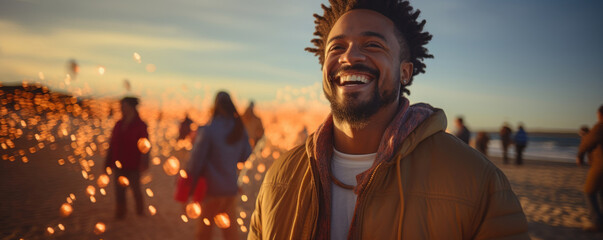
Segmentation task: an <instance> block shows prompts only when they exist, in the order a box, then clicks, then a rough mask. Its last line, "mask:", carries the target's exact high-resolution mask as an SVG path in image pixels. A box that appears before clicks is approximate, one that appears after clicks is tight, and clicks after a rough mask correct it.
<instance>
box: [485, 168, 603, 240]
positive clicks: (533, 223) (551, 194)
mask: <svg viewBox="0 0 603 240" xmlns="http://www.w3.org/2000/svg"><path fill="white" fill-rule="evenodd" d="M490 159H491V161H493V162H494V163H495V164H496V165H497V166H498V167H499V168H500V169H502V170H503V172H504V173H505V174H506V175H507V177H508V179H509V181H510V182H511V185H512V188H513V191H514V192H515V194H516V195H517V197H518V198H519V201H520V202H521V205H522V207H523V210H524V213H525V214H526V217H527V219H528V223H529V232H530V236H531V237H532V239H603V233H592V232H585V231H583V230H582V227H583V226H585V225H588V224H589V223H590V219H589V213H588V208H587V206H586V200H585V199H584V194H583V191H582V190H583V185H584V180H585V179H586V173H587V172H588V167H578V166H576V165H575V164H571V163H561V162H550V161H541V160H526V161H525V163H524V164H523V165H521V166H517V165H514V164H508V165H505V164H502V159H501V158H497V157H491V158H490Z"/></svg>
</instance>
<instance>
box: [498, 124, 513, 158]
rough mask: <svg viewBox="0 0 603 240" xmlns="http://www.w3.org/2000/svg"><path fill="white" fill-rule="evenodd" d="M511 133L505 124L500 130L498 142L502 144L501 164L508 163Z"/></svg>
mask: <svg viewBox="0 0 603 240" xmlns="http://www.w3.org/2000/svg"><path fill="white" fill-rule="evenodd" d="M512 133H513V131H512V130H511V128H510V127H509V125H508V124H507V123H505V124H504V125H503V127H502V128H501V129H500V142H501V143H502V151H503V162H504V163H505V164H507V163H509V155H508V153H509V145H511V134H512Z"/></svg>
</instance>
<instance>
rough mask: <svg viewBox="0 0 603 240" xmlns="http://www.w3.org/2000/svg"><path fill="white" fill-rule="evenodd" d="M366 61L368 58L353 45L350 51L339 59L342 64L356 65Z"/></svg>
mask: <svg viewBox="0 0 603 240" xmlns="http://www.w3.org/2000/svg"><path fill="white" fill-rule="evenodd" d="M364 60H366V56H364V54H363V53H362V52H361V51H360V49H358V47H356V46H354V45H351V46H350V47H348V49H347V50H346V51H345V52H344V53H343V54H342V55H341V56H340V57H339V63H340V64H344V63H347V64H350V65H354V63H357V62H362V61H364Z"/></svg>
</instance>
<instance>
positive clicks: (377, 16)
mask: <svg viewBox="0 0 603 240" xmlns="http://www.w3.org/2000/svg"><path fill="white" fill-rule="evenodd" d="M343 32H348V33H349V32H356V33H358V34H361V35H364V36H375V37H379V36H381V37H383V36H386V35H389V34H395V25H394V23H393V22H392V21H391V20H390V19H389V18H388V17H386V16H384V15H383V14H381V13H378V12H376V11H373V10H369V9H353V10H350V11H348V12H346V13H345V14H343V15H341V17H339V19H337V22H335V24H334V25H333V28H331V31H330V32H329V37H328V39H329V41H330V39H331V38H333V37H336V36H340V35H341V34H342V33H343Z"/></svg>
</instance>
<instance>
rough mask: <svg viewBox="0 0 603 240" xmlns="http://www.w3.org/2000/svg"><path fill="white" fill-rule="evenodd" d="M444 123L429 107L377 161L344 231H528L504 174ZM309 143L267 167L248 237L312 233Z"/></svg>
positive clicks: (442, 234) (409, 234) (313, 173)
mask: <svg viewBox="0 0 603 240" xmlns="http://www.w3.org/2000/svg"><path fill="white" fill-rule="evenodd" d="M445 128H446V116H445V115H444V113H443V112H442V111H438V112H436V113H434V114H433V115H432V116H430V117H429V118H428V119H427V120H425V121H424V122H423V123H422V124H421V125H420V126H419V127H417V129H415V131H413V132H412V133H411V134H410V135H409V136H408V137H407V139H406V140H405V141H404V142H403V143H402V146H401V147H400V148H399V149H400V150H399V152H398V153H397V154H396V155H395V156H394V159H393V161H389V162H383V163H382V164H380V165H379V166H378V167H377V168H376V170H375V171H374V172H373V174H372V176H371V180H370V182H369V183H368V185H367V186H366V190H365V191H363V193H362V194H361V195H360V196H358V198H359V200H358V201H359V202H362V203H364V204H361V205H358V206H357V208H356V212H355V217H354V221H353V223H352V226H351V230H350V239H399V238H400V237H401V238H404V239H529V236H528V234H527V230H528V228H527V221H526V218H525V215H524V213H523V211H522V208H521V205H520V203H519V201H518V200H517V197H516V196H515V194H514V193H513V191H512V190H511V186H510V185H509V182H508V180H507V178H506V177H505V175H504V174H503V173H502V172H501V171H500V170H499V169H498V168H497V167H496V166H494V164H492V163H491V162H490V161H489V160H488V159H486V158H485V157H484V156H483V155H481V154H480V153H479V152H477V151H475V150H473V149H471V148H469V147H467V145H466V144H464V143H462V142H461V141H460V140H459V139H457V138H456V137H454V136H452V135H450V134H447V133H445V132H444V131H443V130H444V129H445ZM309 139H311V138H309ZM313 147H314V146H312V141H307V142H306V145H305V147H304V146H299V147H297V148H295V149H293V150H291V151H289V152H288V153H287V154H284V156H282V157H281V158H280V159H279V160H277V161H276V162H275V163H274V164H273V165H272V167H271V168H270V170H269V171H268V172H267V174H266V177H265V180H264V182H263V184H262V186H261V188H260V192H259V195H258V198H257V202H256V209H255V211H254V213H253V215H252V219H251V226H250V233H249V236H248V239H313V238H315V230H316V228H315V225H316V222H317V217H318V211H319V209H318V205H319V198H320V194H321V191H320V186H319V184H320V182H319V179H318V174H317V168H316V166H315V163H314V161H310V158H311V157H312V152H313V151H312V149H313Z"/></svg>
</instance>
